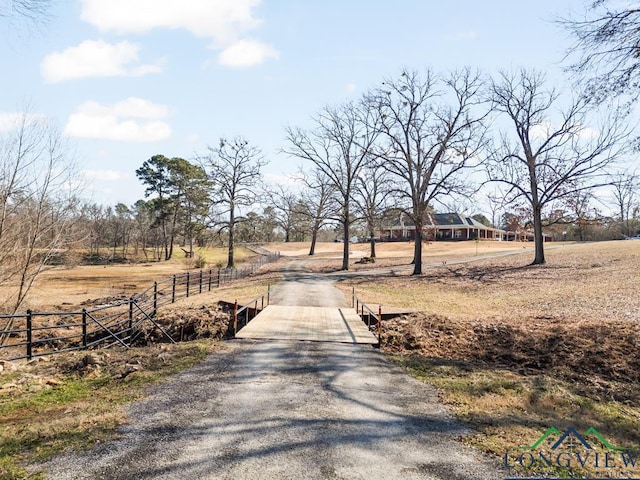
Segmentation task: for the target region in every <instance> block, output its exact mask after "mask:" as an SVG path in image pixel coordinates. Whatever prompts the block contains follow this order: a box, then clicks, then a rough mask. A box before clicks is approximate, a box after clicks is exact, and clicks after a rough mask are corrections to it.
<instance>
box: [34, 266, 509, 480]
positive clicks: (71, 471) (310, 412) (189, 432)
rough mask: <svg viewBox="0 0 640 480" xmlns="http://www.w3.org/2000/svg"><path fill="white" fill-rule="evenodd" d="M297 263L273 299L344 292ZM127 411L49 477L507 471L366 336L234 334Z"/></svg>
mask: <svg viewBox="0 0 640 480" xmlns="http://www.w3.org/2000/svg"><path fill="white" fill-rule="evenodd" d="M290 268H292V271H291V273H290V274H288V275H287V276H285V279H286V280H288V281H286V282H285V283H284V284H283V285H280V286H279V287H278V288H276V291H275V297H276V300H277V301H278V302H287V301H288V300H289V301H294V300H295V301H299V299H300V298H303V296H301V293H300V289H303V290H305V289H306V291H307V292H308V291H313V292H315V293H314V295H315V296H316V297H314V298H317V295H319V294H320V293H319V292H323V291H327V292H329V297H330V298H332V299H333V300H331V301H336V302H338V301H340V298H341V297H340V295H341V294H340V292H337V290H335V289H333V288H332V287H331V284H330V283H329V282H327V281H325V280H323V279H321V278H314V277H313V276H308V275H304V274H303V273H302V272H300V271H297V272H296V271H295V269H296V268H297V267H296V266H295V265H293V267H290ZM294 283H295V284H297V285H294ZM287 284H288V285H287ZM286 292H294V293H286ZM295 292H298V293H295ZM336 292H337V293H336ZM289 295H294V296H295V298H289V299H288V296H289ZM314 295H312V296H314ZM307 298H308V297H307ZM327 300H329V299H327ZM342 301H343V297H342ZM284 304H287V303H284ZM129 414H130V418H131V424H130V425H128V426H127V427H125V428H124V429H123V437H122V439H121V440H119V441H117V442H114V443H112V444H108V445H103V446H101V447H99V448H97V449H94V450H93V451H90V452H84V453H79V454H70V455H67V456H64V457H58V458H56V459H54V460H52V461H51V462H49V464H48V465H46V466H45V467H46V468H47V469H48V478H52V479H60V480H64V479H122V480H124V479H126V480H130V479H176V480H177V479H181V480H183V479H265V480H266V479H366V480H371V479H384V480H393V479H441V480H462V479H478V480H480V479H482V480H493V479H496V480H497V479H501V478H504V477H505V476H506V475H505V474H501V472H500V471H499V469H498V468H497V467H496V466H495V463H497V462H498V459H496V460H495V462H494V463H491V462H489V461H487V459H485V458H483V457H482V456H481V455H479V454H478V453H477V452H475V451H473V450H471V449H469V448H467V447H464V446H463V445H462V444H461V443H460V442H459V441H458V440H457V439H458V438H459V437H460V436H462V435H464V434H466V432H465V430H464V429H463V428H462V427H461V426H460V425H459V424H457V423H456V422H454V421H453V420H452V419H451V417H450V416H449V415H448V413H447V412H446V410H445V408H444V407H443V406H441V405H440V403H439V402H438V399H437V396H436V394H435V393H434V391H433V389H432V388H430V387H429V386H427V385H425V384H423V383H421V382H419V381H417V380H414V379H413V378H411V377H410V376H409V375H407V374H406V373H404V372H403V371H402V370H400V369H399V368H398V367H396V366H395V365H393V364H391V363H390V362H389V361H388V360H386V359H385V357H384V356H383V355H382V354H381V353H380V352H379V351H377V350H375V349H373V348H371V347H369V346H363V345H347V344H334V343H323V342H315V343H314V342H304V341H300V342H284V341H252V340H234V341H231V342H227V345H226V347H225V348H224V349H221V351H219V352H217V353H214V354H212V355H211V356H209V357H208V358H207V359H206V360H205V361H204V362H203V363H201V364H200V365H198V366H196V367H194V368H192V369H190V370H188V371H185V372H183V373H181V374H180V375H178V376H175V377H173V378H172V379H170V380H169V381H168V382H166V383H164V384H162V385H160V386H157V387H155V388H154V389H153V390H152V391H151V392H150V396H149V398H148V399H147V400H145V401H143V402H139V403H136V404H134V405H132V407H131V408H130V412H129Z"/></svg>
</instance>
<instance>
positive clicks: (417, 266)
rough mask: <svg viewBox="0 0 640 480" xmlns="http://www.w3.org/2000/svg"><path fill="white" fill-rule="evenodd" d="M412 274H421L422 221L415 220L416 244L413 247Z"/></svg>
mask: <svg viewBox="0 0 640 480" xmlns="http://www.w3.org/2000/svg"><path fill="white" fill-rule="evenodd" d="M413 275H422V222H416V244H415V246H414V249H413Z"/></svg>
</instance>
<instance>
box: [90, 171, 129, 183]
mask: <svg viewBox="0 0 640 480" xmlns="http://www.w3.org/2000/svg"><path fill="white" fill-rule="evenodd" d="M83 174H84V177H85V178H89V179H91V180H103V181H105V182H117V181H120V180H123V179H125V178H129V177H130V176H131V175H130V174H129V173H127V172H119V171H117V170H85V171H84V172H83Z"/></svg>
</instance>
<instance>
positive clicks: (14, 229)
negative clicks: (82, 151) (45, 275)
mask: <svg viewBox="0 0 640 480" xmlns="http://www.w3.org/2000/svg"><path fill="white" fill-rule="evenodd" d="M73 168H74V166H73V162H72V161H71V157H70V155H69V150H68V147H67V144H66V142H65V140H64V138H63V136H62V135H61V134H60V133H59V132H58V131H57V130H56V129H55V128H53V127H52V126H51V125H50V124H48V122H47V121H46V120H43V119H41V118H39V117H36V116H34V115H29V114H22V115H21V116H20V117H19V119H18V122H17V124H16V125H15V128H14V129H12V130H10V131H9V132H8V133H6V134H5V135H4V136H3V137H2V138H0V265H1V268H0V285H1V286H2V290H3V293H4V295H3V298H2V300H1V301H2V309H3V310H5V311H8V312H10V313H14V312H16V311H17V310H18V309H19V308H20V307H21V306H22V305H23V303H24V301H25V299H26V297H27V294H28V293H29V291H30V290H31V287H32V286H33V284H34V282H35V280H36V278H37V277H38V275H39V274H40V272H41V271H42V269H43V268H44V266H45V264H46V263H47V261H48V260H49V259H50V258H51V257H52V256H53V255H57V254H59V252H60V250H61V249H62V248H63V246H64V244H65V243H66V242H68V241H71V239H69V238H67V233H68V231H70V229H69V228H68V227H69V225H70V224H71V222H72V221H73V215H72V213H73V206H74V204H76V203H77V202H75V201H74V199H73V192H74V191H75V189H74V185H73V183H72V181H71V179H72V178H73V177H72V174H73ZM6 329H7V327H6V326H5V328H4V329H3V330H5V331H6ZM3 339H4V335H3V336H2V340H3ZM2 340H0V343H2Z"/></svg>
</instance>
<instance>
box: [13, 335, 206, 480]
mask: <svg viewBox="0 0 640 480" xmlns="http://www.w3.org/2000/svg"><path fill="white" fill-rule="evenodd" d="M212 343H213V342H211V341H194V342H185V343H181V344H178V345H174V346H172V347H171V355H172V357H171V360H170V361H163V360H161V359H159V358H158V355H157V354H158V351H157V349H152V348H136V349H131V350H129V351H127V354H128V355H129V356H131V355H132V354H133V355H136V358H139V359H141V362H142V364H143V365H144V368H143V369H142V370H141V371H139V372H135V374H132V375H129V376H127V377H125V378H124V379H117V378H115V377H114V375H113V374H112V373H109V372H108V371H104V372H100V373H98V374H95V375H93V376H89V375H86V376H81V375H80V373H70V374H67V375H65V376H64V377H63V378H58V379H57V382H59V384H57V385H55V386H52V387H51V388H48V389H44V390H40V391H36V392H32V391H29V384H28V383H25V384H24V385H23V387H22V388H21V389H20V390H19V391H17V392H15V391H14V392H12V394H11V395H10V396H9V395H8V394H5V395H3V396H0V480H17V479H24V478H29V479H38V478H41V475H40V474H35V476H34V474H31V475H28V474H27V471H26V469H25V468H24V465H27V464H30V463H33V462H38V461H43V460H45V459H47V458H48V457H50V456H51V455H54V454H56V453H59V452H61V451H63V450H69V449H71V450H80V449H88V448H91V447H92V446H94V445H95V444H96V443H98V442H104V441H107V440H109V439H112V438H115V437H116V436H117V428H118V427H119V426H120V425H122V424H123V423H125V422H126V421H127V418H126V414H125V410H124V406H125V405H126V404H128V403H129V402H131V401H134V400H137V399H140V398H142V397H143V396H144V391H145V388H146V387H148V386H149V385H152V384H155V383H157V382H159V381H161V380H163V379H164V378H166V377H167V376H169V375H173V374H175V373H178V372H179V371H181V370H184V369H186V368H189V367H192V366H194V365H195V364H197V363H199V362H200V361H202V360H203V359H204V358H205V357H206V356H207V355H208V354H209V352H210V351H211V346H212ZM13 378H14V379H15V375H13ZM2 380H3V381H4V380H5V379H4V378H3V379H2Z"/></svg>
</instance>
